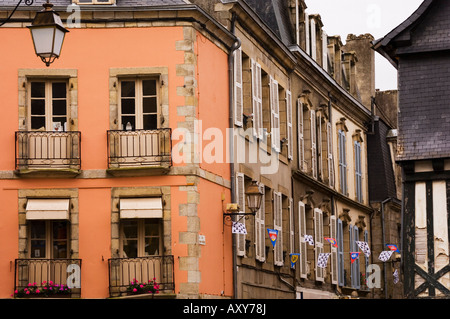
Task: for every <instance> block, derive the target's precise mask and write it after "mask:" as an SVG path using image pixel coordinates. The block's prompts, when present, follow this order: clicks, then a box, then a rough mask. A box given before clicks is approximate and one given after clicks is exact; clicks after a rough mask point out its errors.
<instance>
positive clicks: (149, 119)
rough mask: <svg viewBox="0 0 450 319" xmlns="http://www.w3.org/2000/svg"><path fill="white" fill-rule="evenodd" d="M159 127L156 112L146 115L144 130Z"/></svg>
mask: <svg viewBox="0 0 450 319" xmlns="http://www.w3.org/2000/svg"><path fill="white" fill-rule="evenodd" d="M157 128H158V116H157V115H156V114H150V115H144V130H156V129H157Z"/></svg>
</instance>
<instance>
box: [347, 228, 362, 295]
mask: <svg viewBox="0 0 450 319" xmlns="http://www.w3.org/2000/svg"><path fill="white" fill-rule="evenodd" d="M349 232H350V235H351V237H350V252H355V251H359V247H358V245H357V244H356V241H357V240H359V229H358V227H357V226H350V227H349ZM359 261H360V258H358V259H356V260H355V261H354V262H353V264H351V277H352V287H353V288H356V289H359V288H360V271H359V265H360V263H359Z"/></svg>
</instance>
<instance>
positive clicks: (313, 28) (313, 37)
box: [311, 19, 317, 61]
mask: <svg viewBox="0 0 450 319" xmlns="http://www.w3.org/2000/svg"><path fill="white" fill-rule="evenodd" d="M316 32H317V31H316V20H314V19H311V57H312V58H313V59H314V61H317V42H316V41H317V39H316V38H317V37H316Z"/></svg>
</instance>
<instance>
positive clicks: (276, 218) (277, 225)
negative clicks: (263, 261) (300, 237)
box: [273, 192, 283, 266]
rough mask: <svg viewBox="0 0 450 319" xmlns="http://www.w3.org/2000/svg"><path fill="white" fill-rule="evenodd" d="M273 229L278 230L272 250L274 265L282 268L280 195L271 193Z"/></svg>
mask: <svg viewBox="0 0 450 319" xmlns="http://www.w3.org/2000/svg"><path fill="white" fill-rule="evenodd" d="M273 203H274V205H273V207H274V210H273V228H274V229H275V230H278V237H277V242H276V244H275V248H274V259H275V260H274V264H275V265H276V266H283V219H282V216H283V214H282V209H283V207H282V205H281V193H279V192H273Z"/></svg>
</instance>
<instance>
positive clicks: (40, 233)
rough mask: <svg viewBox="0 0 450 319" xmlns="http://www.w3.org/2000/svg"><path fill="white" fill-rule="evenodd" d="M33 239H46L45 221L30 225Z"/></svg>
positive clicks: (37, 221)
mask: <svg viewBox="0 0 450 319" xmlns="http://www.w3.org/2000/svg"><path fill="white" fill-rule="evenodd" d="M30 230H31V239H43V238H45V221H44V220H35V221H32V222H31V223H30Z"/></svg>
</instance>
